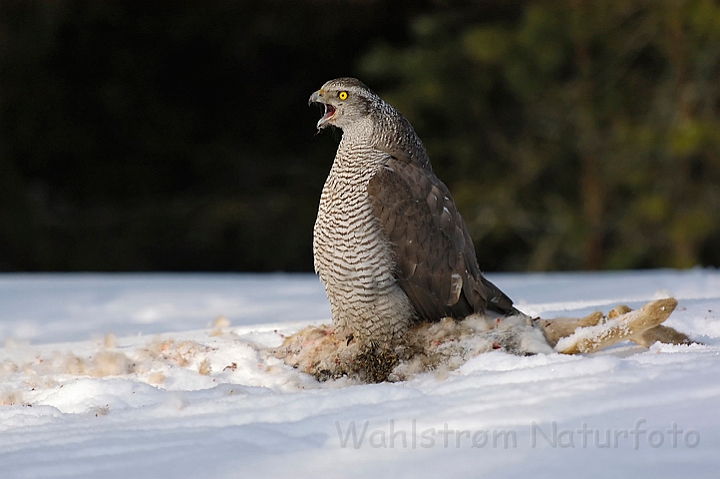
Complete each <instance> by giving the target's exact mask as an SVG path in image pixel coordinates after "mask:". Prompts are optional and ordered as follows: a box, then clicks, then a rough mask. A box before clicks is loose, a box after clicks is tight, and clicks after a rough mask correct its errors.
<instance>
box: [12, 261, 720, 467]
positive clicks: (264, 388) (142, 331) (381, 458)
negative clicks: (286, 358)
mask: <svg viewBox="0 0 720 479" xmlns="http://www.w3.org/2000/svg"><path fill="white" fill-rule="evenodd" d="M489 278H490V280H491V281H493V282H494V283H495V284H497V285H498V286H499V287H500V288H501V289H503V290H504V291H505V292H506V293H508V295H509V296H510V297H512V298H513V299H515V301H516V302H517V303H518V305H519V308H520V309H521V310H523V311H525V312H527V313H529V314H533V315H540V316H542V317H543V318H553V317H558V316H574V317H580V316H585V315H587V314H589V313H590V312H592V311H594V310H596V309H600V310H602V311H608V310H609V309H610V308H612V307H614V306H616V305H617V304H619V303H626V304H628V306H630V307H631V308H637V307H639V306H641V305H642V304H643V303H645V302H647V301H649V300H652V299H656V298H661V297H665V296H668V295H671V296H674V297H675V298H676V299H677V300H678V301H679V305H678V308H677V309H676V311H675V312H674V313H673V314H672V315H671V316H670V318H669V319H668V320H667V321H666V322H665V324H666V325H668V326H672V327H674V328H676V329H678V330H681V331H683V332H685V333H687V334H689V335H690V337H691V338H692V339H694V340H697V341H700V342H702V343H703V344H702V345H698V344H696V345H690V346H670V345H661V344H655V345H653V346H652V347H651V348H650V349H645V348H641V347H639V346H635V345H633V344H631V343H621V344H618V345H616V346H614V347H612V348H609V349H607V350H604V351H601V352H598V353H595V354H591V355H585V356H565V355H560V354H539V355H535V356H528V357H517V356H511V355H508V354H506V353H503V352H500V351H493V352H490V353H486V354H481V355H479V356H477V357H475V358H473V359H471V360H469V361H468V362H467V363H465V364H464V365H462V366H461V367H460V368H459V369H457V370H455V371H449V372H447V371H439V372H436V373H425V374H421V375H418V376H417V377H415V378H414V379H412V380H409V381H406V382H401V383H383V384H374V385H357V384H351V382H350V381H346V380H338V381H333V382H328V383H324V384H320V383H317V382H316V381H315V380H314V379H312V378H310V377H308V376H306V375H303V374H301V373H299V372H298V371H296V370H293V369H292V368H289V367H287V366H285V364H283V363H282V362H281V361H280V360H278V359H275V358H274V357H273V356H272V355H271V354H269V353H268V348H272V347H276V346H278V345H280V344H281V342H282V340H283V337H284V335H287V334H290V333H293V332H295V331H297V330H299V329H300V328H302V327H304V326H307V325H309V324H319V323H321V322H328V321H329V317H330V313H329V307H328V305H327V300H326V299H325V295H324V292H323V289H322V286H321V285H320V284H319V282H318V280H317V278H316V277H315V276H313V275H288V274H274V275H249V274H243V275H231V274H226V275H216V274H212V275H209V274H208V275H133V274H124V275H91V274H85V275H0V344H4V347H3V348H0V470H1V471H2V477H3V478H40V477H72V478H84V477H88V478H91V477H92V478H99V477H103V478H105V477H107V478H115V477H117V478H127V477H133V478H144V477H147V478H157V477H176V478H195V477H202V478H226V477H227V478H236V477H372V476H375V477H392V476H398V477H416V478H419V477H438V476H439V475H441V474H442V475H443V476H453V477H481V476H489V475H493V476H497V477H523V478H527V477H533V478H543V477H548V478H550V477H553V478H556V477H584V478H593V477H633V476H640V477H649V476H652V477H656V478H662V477H693V478H699V477H708V478H709V477H713V478H714V477H716V476H717V473H718V470H720V315H719V314H718V313H719V312H720V272H718V271H715V270H703V269H693V270H687V271H672V270H659V271H642V272H612V273H564V274H560V273H556V274H495V275H489ZM353 429H354V431H355V434H354V436H353ZM363 431H364V434H363ZM383 446H384V447H383Z"/></svg>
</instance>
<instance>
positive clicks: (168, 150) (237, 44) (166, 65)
mask: <svg viewBox="0 0 720 479" xmlns="http://www.w3.org/2000/svg"><path fill="white" fill-rule="evenodd" d="M347 75H352V76H357V77H359V78H361V79H363V81H365V82H366V83H367V84H369V85H370V86H371V87H373V88H375V89H376V90H377V91H378V93H380V94H381V95H382V96H383V97H384V98H385V99H386V100H388V101H389V102H390V103H392V104H394V105H395V106H396V107H397V108H398V109H399V110H400V111H402V112H403V113H404V114H405V116H407V117H408V119H409V120H410V121H411V122H412V123H413V125H414V126H415V128H416V129H417V130H418V133H419V134H420V136H421V138H422V139H423V141H424V142H425V145H426V147H427V148H428V150H429V153H430V158H431V160H432V162H433V165H434V167H435V170H436V172H437V173H438V175H439V176H440V177H441V178H442V179H443V180H444V181H445V182H446V183H447V184H448V186H449V187H450V189H451V191H452V192H453V194H454V196H455V199H456V201H457V202H458V204H459V206H460V209H461V212H462V214H463V216H464V218H465V220H466V221H467V223H468V225H469V227H470V230H471V234H472V236H473V238H474V240H475V241H476V246H477V248H478V257H479V259H480V263H481V266H482V267H483V269H486V270H526V269H531V270H549V269H598V268H641V267H662V266H672V267H687V266H694V265H698V264H702V265H714V266H720V222H719V221H718V219H717V218H718V214H719V213H720V4H719V2H718V1H712V0H692V1H691V0H677V1H674V0H662V1H661V0H637V1H636V0H606V1H603V2H593V1H589V0H556V1H550V0H548V1H527V0H526V1H518V2H504V1H500V0H494V1H485V2H468V1H466V2H453V1H442V0H436V1H431V0H428V1H426V2H412V1H408V0H403V1H397V0H395V1H393V0H355V1H348V2H340V1H332V0H307V1H302V2H299V1H294V0H270V1H267V2H235V1H229V0H228V1H216V2H193V1H185V2H177V1H148V2H132V1H130V2H128V1H121V0H115V1H110V0H107V1H106V0H76V1H60V2H58V1H51V0H38V1H25V2H23V1H1V0H0V270H105V271H114V270H143V271H151V270H208V271H233V270H254V271H272V270H291V271H297V270H311V268H312V247H311V237H312V223H313V221H314V216H315V211H316V207H317V202H318V198H319V194H320V189H321V187H322V184H323V181H324V178H325V176H326V175H327V172H328V170H329V168H330V162H331V160H332V158H333V156H334V150H335V148H336V142H335V138H332V135H326V134H323V135H321V137H315V131H314V125H315V123H316V121H317V119H318V117H319V112H318V111H316V110H313V109H308V108H307V106H306V99H307V97H308V96H309V94H310V93H311V92H312V91H313V90H315V89H317V88H318V87H319V86H320V85H321V84H322V83H323V82H324V81H326V80H328V79H330V78H335V77H338V76H347ZM335 136H337V135H335Z"/></svg>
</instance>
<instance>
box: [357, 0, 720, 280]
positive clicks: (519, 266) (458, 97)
mask: <svg viewBox="0 0 720 479" xmlns="http://www.w3.org/2000/svg"><path fill="white" fill-rule="evenodd" d="M514 6H515V8H514V9H513V8H509V9H506V11H505V12H502V13H503V14H502V15H501V16H500V17H497V16H492V15H486V14H484V13H485V12H483V10H482V8H479V7H477V6H474V5H471V4H468V5H462V6H457V7H453V8H448V9H445V10H444V11H442V12H432V13H429V14H427V15H422V16H419V17H417V18H415V19H413V21H412V27H413V29H412V32H413V41H412V42H411V43H410V44H409V45H408V46H406V47H397V46H393V45H390V44H382V45H378V46H376V47H375V48H374V49H373V51H372V52H370V53H369V54H368V55H366V56H365V57H364V59H363V63H362V67H363V72H364V74H365V75H364V76H365V77H366V78H368V79H369V80H370V81H373V80H374V79H382V80H384V81H393V82H395V83H394V84H395V87H394V88H390V89H387V90H386V91H384V92H383V93H384V96H385V97H386V99H387V100H388V101H390V102H391V103H393V104H394V105H396V106H397V107H398V108H399V109H400V110H401V111H403V112H405V114H406V116H408V117H409V118H410V120H411V122H412V123H413V124H414V125H415V127H416V129H417V130H418V131H419V134H420V135H421V137H422V138H424V139H425V142H426V147H427V148H428V150H429V154H430V157H431V159H432V161H433V163H434V165H435V168H436V170H438V173H439V176H440V177H441V178H444V179H446V181H447V183H448V184H449V185H450V189H451V191H453V192H454V195H455V199H456V201H457V202H458V204H459V207H460V209H461V211H462V212H463V215H464V218H465V220H466V222H467V223H468V225H469V228H470V230H471V235H472V237H473V238H474V240H475V241H476V246H477V248H478V251H479V252H480V253H479V257H480V258H481V264H482V265H483V266H484V267H486V268H487V267H489V268H491V269H503V270H524V269H530V270H548V269H601V268H610V269H617V268H647V267H661V266H665V267H690V266H694V265H699V264H704V265H715V266H718V265H720V254H719V251H720V3H719V2H717V1H712V0H690V1H688V0H685V1H682V0H667V1H657V0H606V1H602V2H596V1H591V0H565V1H535V2H523V3H522V6H521V7H518V5H517V4H514ZM496 12H497V11H496Z"/></svg>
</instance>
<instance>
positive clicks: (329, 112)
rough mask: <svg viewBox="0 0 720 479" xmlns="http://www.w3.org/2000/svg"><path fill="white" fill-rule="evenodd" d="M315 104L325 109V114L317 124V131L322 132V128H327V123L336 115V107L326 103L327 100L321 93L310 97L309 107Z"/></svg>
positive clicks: (317, 92)
mask: <svg viewBox="0 0 720 479" xmlns="http://www.w3.org/2000/svg"><path fill="white" fill-rule="evenodd" d="M313 103H319V104H321V105H323V106H324V107H325V114H324V115H323V117H322V118H320V120H319V121H318V122H317V129H318V130H320V129H321V128H324V127H325V126H326V124H327V122H328V121H329V120H330V118H332V116H333V115H334V114H335V107H334V106H332V105H330V104H329V103H325V100H323V97H322V95H321V94H320V91H316V92H315V93H313V94H312V95H310V99H309V100H308V105H312V104H313Z"/></svg>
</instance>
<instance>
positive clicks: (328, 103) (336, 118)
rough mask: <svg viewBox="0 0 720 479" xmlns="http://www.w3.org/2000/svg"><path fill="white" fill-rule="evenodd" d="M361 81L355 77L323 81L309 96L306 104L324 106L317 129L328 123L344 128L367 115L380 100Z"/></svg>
mask: <svg viewBox="0 0 720 479" xmlns="http://www.w3.org/2000/svg"><path fill="white" fill-rule="evenodd" d="M381 101H382V100H380V98H379V97H378V96H377V95H376V94H375V93H373V91H372V90H370V89H369V88H368V87H367V86H365V84H364V83H363V82H361V81H360V80H357V79H355V78H338V79H336V80H330V81H329V82H327V83H325V84H324V85H323V86H322V88H320V89H319V90H318V91H316V92H315V93H313V94H312V95H311V96H310V100H309V101H308V104H313V103H318V104H321V105H323V106H324V107H325V114H324V115H323V117H322V118H320V120H319V121H318V123H317V127H318V130H320V129H322V128H325V127H326V126H328V125H332V126H336V127H338V128H341V129H344V128H346V127H347V126H349V125H352V124H353V123H355V122H357V121H358V120H362V119H363V118H365V117H367V116H368V115H369V114H370V112H371V111H372V110H373V107H374V106H375V105H376V104H377V103H378V102H381Z"/></svg>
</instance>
